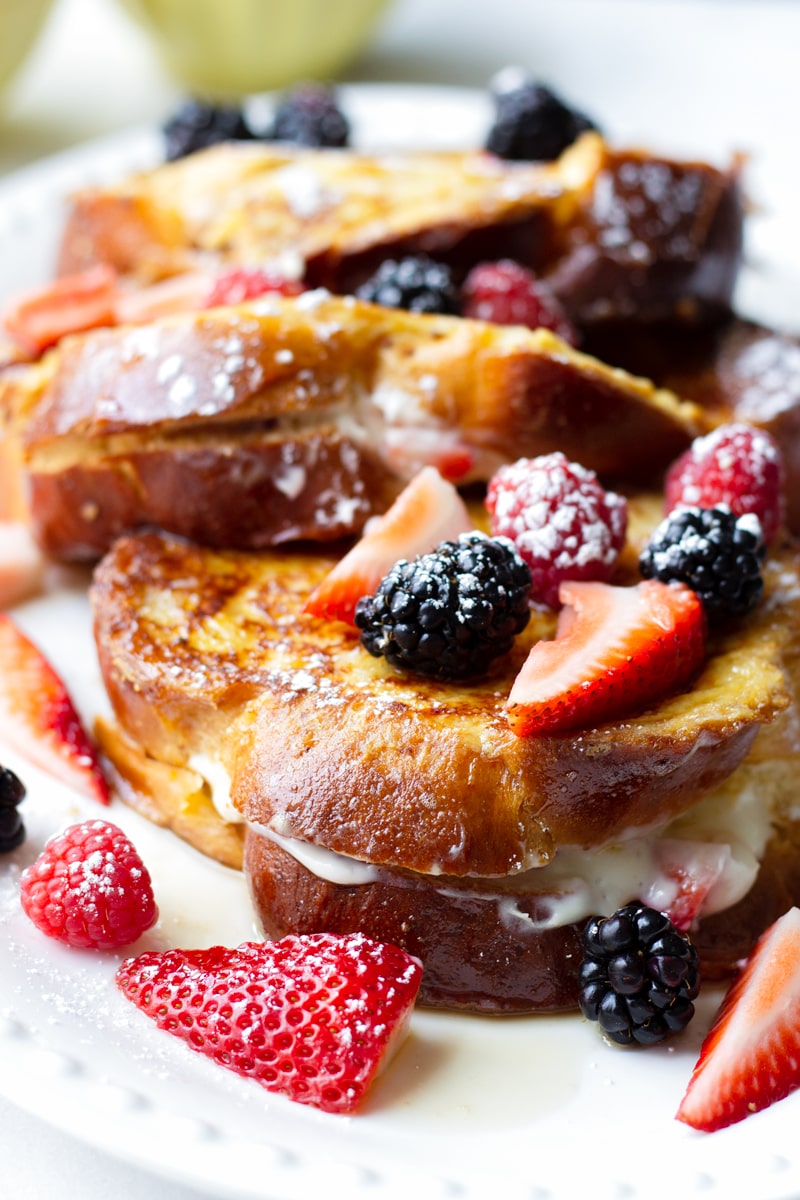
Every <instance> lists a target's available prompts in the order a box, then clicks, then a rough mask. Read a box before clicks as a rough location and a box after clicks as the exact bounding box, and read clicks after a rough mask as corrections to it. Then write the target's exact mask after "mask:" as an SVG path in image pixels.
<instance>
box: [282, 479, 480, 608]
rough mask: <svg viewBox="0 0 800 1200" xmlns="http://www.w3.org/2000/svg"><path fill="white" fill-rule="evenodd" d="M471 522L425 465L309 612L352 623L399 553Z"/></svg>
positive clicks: (419, 549) (421, 548)
mask: <svg viewBox="0 0 800 1200" xmlns="http://www.w3.org/2000/svg"><path fill="white" fill-rule="evenodd" d="M473 525H474V522H473V521H472V519H471V518H470V515H469V513H468V512H467V506H466V505H465V504H464V501H463V500H462V499H461V496H460V495H459V494H458V492H457V491H456V489H455V487H454V486H453V484H452V483H448V482H447V480H446V479H443V478H442V476H441V475H440V474H439V472H438V471H437V470H436V469H435V468H434V467H423V468H422V470H421V471H420V472H419V474H417V475H415V476H414V478H413V479H412V480H411V482H410V483H409V484H408V485H407V486H406V487H405V488H404V490H403V491H402V492H401V493H400V495H399V496H398V497H397V499H396V500H395V502H394V504H393V505H392V507H391V508H390V509H389V510H388V512H386V513H384V515H383V516H382V517H379V518H378V520H377V521H375V522H374V523H372V522H371V523H370V524H369V526H368V528H367V530H366V531H365V533H364V535H363V537H362V538H361V539H360V541H358V542H356V544H355V546H353V548H352V549H351V550H349V551H348V553H347V554H345V556H344V558H342V559H340V560H339V562H338V563H337V564H336V566H335V567H334V568H333V570H332V571H331V572H329V574H328V575H326V577H325V578H324V579H323V580H322V582H321V583H320V584H319V585H318V586H317V587H316V588H315V589H314V591H313V592H312V593H311V595H310V596H309V597H308V599H307V600H306V603H305V612H307V613H311V614H312V615H313V616H315V617H325V618H327V619H329V620H339V621H347V622H348V623H349V624H350V625H352V624H353V623H354V622H353V614H354V613H355V610H356V604H357V603H358V601H359V600H360V599H361V597H362V596H369V595H371V594H372V593H373V592H374V591H375V589H376V587H377V586H378V584H379V583H380V581H381V580H382V579H383V577H384V575H385V574H386V572H387V571H388V570H389V569H390V567H393V566H394V564H395V563H396V562H397V561H398V560H399V559H401V558H407V559H412V558H416V557H417V555H419V554H427V553H428V552H429V551H430V550H433V549H435V547H436V546H438V545H439V543H440V542H444V541H449V540H452V539H454V538H457V537H458V535H459V534H460V533H467V532H468V531H469V530H470V529H472V528H473Z"/></svg>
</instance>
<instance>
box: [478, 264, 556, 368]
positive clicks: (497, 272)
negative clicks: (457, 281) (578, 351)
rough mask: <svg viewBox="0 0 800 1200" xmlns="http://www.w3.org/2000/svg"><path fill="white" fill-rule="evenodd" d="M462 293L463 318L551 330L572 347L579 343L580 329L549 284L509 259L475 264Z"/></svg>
mask: <svg viewBox="0 0 800 1200" xmlns="http://www.w3.org/2000/svg"><path fill="white" fill-rule="evenodd" d="M461 295H462V316H464V317H472V318H473V320H476V321H493V322H494V323H495V324H496V325H527V326H528V328H529V329H552V331H553V332H554V333H557V334H558V336H559V337H560V338H563V339H564V341H565V342H569V344H570V345H571V346H576V345H577V343H578V333H577V330H576V329H575V327H574V326H573V324H572V322H571V321H570V320H569V317H568V316H567V314H566V313H565V312H564V309H563V308H562V307H561V304H560V303H559V301H558V300H557V299H556V298H555V296H553V295H552V293H551V292H550V290H549V288H548V287H547V285H546V284H544V283H542V282H541V280H539V279H537V278H536V276H535V275H534V274H533V272H532V271H529V270H527V268H526V267H523V266H521V265H520V264H519V263H516V262H514V261H513V260H512V259H510V258H504V259H501V260H500V261H499V262H487V263H479V265H478V266H477V267H473V268H472V270H471V271H470V273H469V275H468V276H467V278H466V279H465V281H464V285H463V288H462V292H461Z"/></svg>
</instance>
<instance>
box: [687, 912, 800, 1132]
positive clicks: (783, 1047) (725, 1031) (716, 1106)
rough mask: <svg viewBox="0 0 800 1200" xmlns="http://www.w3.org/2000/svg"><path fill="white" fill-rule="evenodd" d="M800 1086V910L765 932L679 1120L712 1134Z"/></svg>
mask: <svg viewBox="0 0 800 1200" xmlns="http://www.w3.org/2000/svg"><path fill="white" fill-rule="evenodd" d="M797 1087H800V909H797V908H791V909H789V911H788V912H786V913H784V915H783V916H782V917H779V918H778V920H777V921H776V922H775V923H774V924H773V925H771V926H770V928H769V929H768V930H767V931H766V932H765V933H764V934H762V936H761V938H760V940H759V941H758V943H757V945H756V947H755V949H754V950H753V953H752V954H751V955H750V958H749V959H748V960H747V962H746V964H745V966H744V967H743V969H742V971H741V972H740V973H739V975H738V976H737V977H736V979H735V980H734V981H733V984H732V985H731V987H730V989H729V991H728V994H727V995H726V997H725V999H724V1001H723V1003H722V1007H721V1008H720V1010H719V1012H718V1014H717V1017H716V1020H715V1021H714V1024H713V1025H712V1027H711V1030H710V1031H709V1033H708V1035H707V1036H706V1039H705V1041H704V1042H703V1045H702V1046H701V1048H700V1056H699V1058H698V1060H697V1065H696V1066H695V1068H694V1071H693V1073H692V1077H691V1079H690V1080H689V1086H688V1087H687V1089H686V1093H685V1095H684V1097H683V1100H682V1101H681V1103H680V1107H679V1108H678V1112H677V1114H676V1116H677V1118H678V1120H679V1121H684V1122H685V1123H686V1124H687V1125H691V1126H693V1128H695V1129H701V1130H704V1131H706V1132H708V1133H710V1132H711V1131H712V1130H714V1129H724V1128H725V1126H726V1125H733V1124H734V1123H735V1122H736V1121H741V1120H743V1119H744V1117H747V1116H749V1115H750V1114H751V1113H754V1112H759V1111H760V1110H761V1109H764V1108H768V1107H769V1105H770V1104H774V1103H775V1101H776V1100H782V1099H783V1098H784V1096H788V1095H789V1093H790V1092H792V1091H794V1090H795V1089H796V1088H797Z"/></svg>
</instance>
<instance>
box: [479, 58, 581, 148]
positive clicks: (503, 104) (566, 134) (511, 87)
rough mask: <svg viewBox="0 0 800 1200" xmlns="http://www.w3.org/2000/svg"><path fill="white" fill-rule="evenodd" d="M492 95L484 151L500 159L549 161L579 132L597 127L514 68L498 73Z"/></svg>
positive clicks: (546, 88)
mask: <svg viewBox="0 0 800 1200" xmlns="http://www.w3.org/2000/svg"><path fill="white" fill-rule="evenodd" d="M492 96H493V99H494V104H495V115H494V123H493V125H492V127H491V129H490V130H489V134H488V137H487V140H486V149H487V150H489V151H490V152H491V153H492V154H496V155H497V156H498V157H499V158H507V159H520V160H524V161H531V162H532V161H536V162H551V161H552V160H553V159H555V158H558V156H559V155H560V154H561V153H562V151H564V150H566V148H567V146H571V145H572V143H573V142H574V141H575V139H576V138H577V137H578V136H579V135H580V134H581V133H585V132H586V130H587V129H595V128H596V126H595V124H594V122H593V121H591V120H590V119H589V118H588V117H586V116H584V114H583V113H580V112H577V111H576V110H575V109H572V108H569V107H568V106H567V105H566V104H565V103H564V101H563V100H561V99H560V97H558V96H557V95H556V94H555V93H554V92H552V91H551V90H550V88H548V87H545V86H544V85H543V84H541V83H535V82H534V81H533V80H532V79H529V78H527V77H526V76H525V75H523V74H522V73H521V72H519V71H517V70H515V69H513V68H511V69H509V70H508V71H501V72H500V74H499V75H498V76H497V78H496V80H495V81H494V83H493V87H492Z"/></svg>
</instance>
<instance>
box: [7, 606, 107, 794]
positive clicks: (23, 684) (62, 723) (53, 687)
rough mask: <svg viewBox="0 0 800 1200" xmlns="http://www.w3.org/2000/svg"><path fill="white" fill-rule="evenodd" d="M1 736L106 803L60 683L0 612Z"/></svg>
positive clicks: (90, 754) (37, 763) (80, 726)
mask: <svg viewBox="0 0 800 1200" xmlns="http://www.w3.org/2000/svg"><path fill="white" fill-rule="evenodd" d="M0 738H2V740H3V741H4V742H7V743H8V745H9V746H11V747H12V748H13V749H14V750H16V751H17V752H18V753H19V754H22V755H23V756H24V757H25V758H27V759H29V760H30V762H32V763H33V764H34V765H35V766H37V767H40V768H41V769H42V770H43V771H47V772H48V773H49V774H51V775H53V776H55V778H57V779H60V780H61V781H62V782H63V783H66V784H67V785H68V786H69V787H73V788H75V789H76V790H77V791H79V792H82V793H83V794H84V795H86V796H89V797H91V798H92V799H94V800H99V801H100V803H101V804H108V803H109V801H110V796H109V790H108V784H107V783H106V780H105V777H104V776H103V773H102V770H101V768H100V764H99V762H98V758H97V753H96V751H95V749H94V746H93V745H92V743H91V742H90V740H89V738H88V736H87V734H86V731H85V729H84V727H83V724H82V723H81V719H80V717H79V716H78V713H77V712H76V709H75V706H74V704H73V702H72V700H71V698H70V696H69V694H68V692H67V689H66V687H65V686H64V684H63V682H62V681H61V679H60V678H59V676H58V675H57V673H56V672H55V670H54V669H53V667H52V666H51V665H50V663H49V662H48V661H47V659H46V658H45V657H44V655H43V654H42V652H41V650H39V648H38V647H37V646H35V645H34V644H33V642H32V641H30V639H29V638H27V637H26V636H25V634H24V633H23V632H22V630H21V629H19V628H18V627H17V626H16V625H15V624H14V622H13V621H12V620H11V619H10V617H8V616H6V615H5V614H4V613H0Z"/></svg>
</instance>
